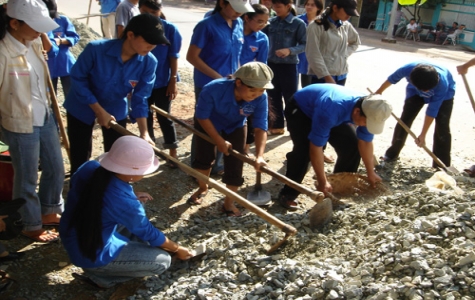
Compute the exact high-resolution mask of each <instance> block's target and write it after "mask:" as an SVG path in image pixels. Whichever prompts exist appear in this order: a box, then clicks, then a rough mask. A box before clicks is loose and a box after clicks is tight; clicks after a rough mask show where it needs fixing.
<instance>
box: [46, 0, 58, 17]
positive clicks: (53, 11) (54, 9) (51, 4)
mask: <svg viewBox="0 0 475 300" xmlns="http://www.w3.org/2000/svg"><path fill="white" fill-rule="evenodd" d="M43 2H44V3H45V4H46V8H48V11H49V17H50V18H51V19H56V18H57V17H59V15H58V5H57V4H56V0H43Z"/></svg>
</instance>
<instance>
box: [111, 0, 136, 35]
mask: <svg viewBox="0 0 475 300" xmlns="http://www.w3.org/2000/svg"><path fill="white" fill-rule="evenodd" d="M137 15H140V11H139V6H138V4H133V3H131V2H130V1H129V0H123V1H122V2H120V4H119V5H118V6H117V9H116V11H115V27H116V31H115V35H116V37H118V36H117V25H121V26H124V28H125V27H126V26H127V24H128V23H129V21H130V19H132V18H133V17H135V16H137Z"/></svg>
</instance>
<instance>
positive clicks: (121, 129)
mask: <svg viewBox="0 0 475 300" xmlns="http://www.w3.org/2000/svg"><path fill="white" fill-rule="evenodd" d="M109 126H110V127H111V128H112V129H114V130H116V131H117V132H119V133H120V134H122V135H134V136H137V135H135V134H133V133H132V132H130V131H128V130H127V129H125V128H124V127H122V126H120V125H119V124H118V123H117V122H115V121H113V120H111V121H110V122H109ZM152 147H153V146H152ZM153 150H154V151H155V153H157V154H158V155H160V156H163V157H165V158H166V159H168V160H171V161H172V162H174V163H175V164H176V165H177V166H179V167H180V169H181V170H182V171H183V172H185V173H187V174H189V175H191V176H193V177H195V178H197V179H199V180H201V181H204V182H206V183H207V184H208V185H209V186H210V187H212V188H215V189H216V190H217V191H219V192H221V193H222V194H224V195H226V196H228V197H230V198H231V199H233V200H234V201H236V202H237V203H239V204H240V205H242V206H243V207H245V208H247V209H248V210H250V211H252V212H253V213H255V214H256V215H258V216H259V217H261V218H262V219H264V220H265V221H267V222H269V223H270V224H272V225H274V226H276V227H278V228H279V229H281V230H282V231H283V232H284V233H286V234H290V235H295V234H296V233H297V229H295V227H293V226H291V225H289V224H286V223H284V222H282V221H281V220H279V219H277V218H276V217H274V216H272V215H270V214H269V213H267V212H266V211H265V210H262V209H261V208H260V207H259V206H256V205H254V204H252V203H251V202H249V201H247V200H246V199H244V198H243V197H241V196H240V195H239V194H237V193H235V192H233V191H231V190H230V189H228V188H226V187H225V186H223V185H222V184H219V183H218V182H217V181H216V180H214V179H212V178H209V177H208V176H206V175H203V174H201V173H200V172H198V171H196V170H195V169H193V168H191V167H189V166H188V165H186V164H184V163H182V162H180V161H179V160H177V159H176V158H174V157H172V156H170V155H168V154H166V153H165V152H162V151H160V150H159V149H158V148H156V147H153Z"/></svg>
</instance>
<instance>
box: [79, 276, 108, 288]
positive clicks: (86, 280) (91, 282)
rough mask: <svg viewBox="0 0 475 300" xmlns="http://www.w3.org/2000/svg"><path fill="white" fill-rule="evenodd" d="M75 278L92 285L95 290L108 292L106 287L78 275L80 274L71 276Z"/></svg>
mask: <svg viewBox="0 0 475 300" xmlns="http://www.w3.org/2000/svg"><path fill="white" fill-rule="evenodd" d="M71 275H72V276H73V278H74V279H77V280H79V281H81V282H84V283H87V284H89V285H92V286H93V287H95V288H98V289H100V290H106V289H107V288H106V287H103V286H100V285H98V284H97V283H95V282H94V281H93V280H92V279H91V278H89V277H87V276H85V275H81V274H78V273H73V274H71Z"/></svg>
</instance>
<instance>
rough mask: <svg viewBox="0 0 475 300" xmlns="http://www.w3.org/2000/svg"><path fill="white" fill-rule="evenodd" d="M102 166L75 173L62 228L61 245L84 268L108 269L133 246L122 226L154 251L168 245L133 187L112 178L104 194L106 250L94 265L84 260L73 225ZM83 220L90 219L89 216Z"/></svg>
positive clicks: (87, 165) (84, 167)
mask: <svg viewBox="0 0 475 300" xmlns="http://www.w3.org/2000/svg"><path fill="white" fill-rule="evenodd" d="M99 166H100V164H99V162H97V161H95V160H91V161H88V162H86V163H84V164H83V165H82V166H81V167H80V168H79V169H78V170H77V172H76V173H74V175H73V177H72V185H71V187H72V188H71V190H70V191H69V192H68V201H67V203H66V206H65V210H64V213H63V215H62V216H61V222H60V226H59V234H60V236H61V242H62V243H63V246H64V248H65V249H66V251H67V252H68V255H69V258H70V259H71V262H72V263H73V264H75V265H76V266H78V267H81V268H96V267H101V266H105V265H107V264H108V263H110V262H111V261H112V260H114V259H115V258H116V257H117V256H118V255H119V253H120V251H121V250H122V247H124V246H125V245H126V244H127V243H128V242H129V239H128V238H126V237H124V236H123V235H121V234H119V233H118V232H117V226H119V225H122V226H125V227H126V228H127V229H128V230H129V231H130V232H131V233H132V234H134V235H135V236H137V237H138V238H140V239H141V240H142V241H145V242H148V243H149V244H150V246H151V247H159V246H161V245H162V244H163V243H164V242H165V235H164V234H163V233H162V232H161V231H160V230H158V229H157V228H155V227H154V226H153V225H152V223H150V221H149V220H148V218H147V216H146V214H145V210H144V208H143V206H142V204H141V203H140V202H139V201H138V200H137V196H136V195H135V193H134V190H133V189H132V186H131V185H130V184H129V183H127V182H125V181H122V180H120V179H119V178H117V177H116V176H112V179H111V181H110V183H109V185H108V186H107V189H106V191H105V194H104V199H103V208H102V215H101V219H102V229H101V230H102V241H103V242H104V246H103V247H102V249H98V250H97V258H96V261H94V262H93V261H91V260H90V259H89V258H86V257H84V255H83V254H82V253H81V251H80V250H79V244H78V240H77V235H76V230H75V229H71V228H70V225H69V224H70V222H71V218H72V215H73V212H74V210H75V208H76V205H78V201H79V197H80V195H81V192H82V190H83V189H84V188H85V185H86V183H87V182H88V181H89V180H90V178H91V177H92V175H93V173H94V171H96V169H97V168H99ZM83 217H84V218H88V216H83ZM99 229H100V228H98V230H99Z"/></svg>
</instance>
